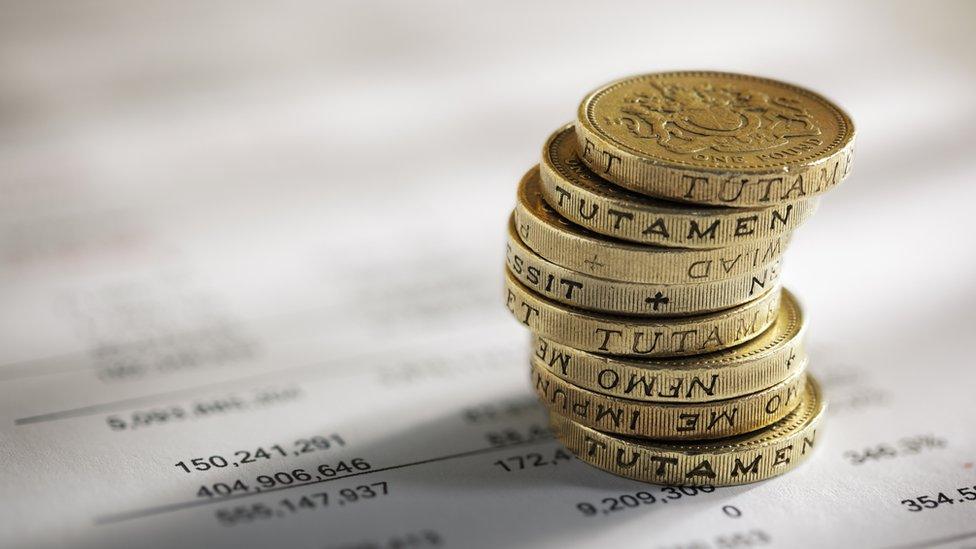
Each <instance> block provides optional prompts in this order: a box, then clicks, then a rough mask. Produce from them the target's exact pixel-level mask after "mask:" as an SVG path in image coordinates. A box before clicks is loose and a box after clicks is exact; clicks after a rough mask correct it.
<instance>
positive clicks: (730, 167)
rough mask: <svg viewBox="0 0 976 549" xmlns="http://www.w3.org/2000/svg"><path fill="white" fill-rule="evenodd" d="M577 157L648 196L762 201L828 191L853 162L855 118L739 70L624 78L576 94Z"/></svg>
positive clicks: (721, 202) (797, 90) (749, 203)
mask: <svg viewBox="0 0 976 549" xmlns="http://www.w3.org/2000/svg"><path fill="white" fill-rule="evenodd" d="M576 135H577V139H578V140H579V146H580V158H581V159H582V160H583V162H585V163H586V164H587V165H588V166H589V167H590V168H591V169H592V170H593V171H594V172H596V173H597V175H599V176H600V177H603V178H606V179H609V180H610V181H613V182H614V183H617V184H618V185H621V186H623V187H627V188H629V189H632V190H634V191H637V192H640V193H642V194H647V195H649V196H658V197H661V198H668V199H672V200H679V201H685V202H693V203H698V204H718V205H726V206H756V205H759V206H762V205H769V204H775V203H783V202H793V201H796V200H803V199H806V198H810V197H813V196H816V195H819V194H821V193H824V192H826V191H827V190H829V189H831V188H832V187H834V186H835V185H837V184H838V183H840V182H841V181H842V180H843V179H844V178H845V177H846V176H847V175H848V173H849V172H850V167H851V157H852V151H853V145H854V124H853V122H852V121H851V119H850V117H849V116H848V115H847V114H846V113H844V111H842V110H841V109H840V108H839V107H837V106H836V105H834V104H833V103H831V102H830V101H828V100H827V99H825V98H824V97H822V96H820V95H818V94H816V93H813V92H811V91H809V90H805V89H803V88H800V87H797V86H794V85H791V84H786V83H783V82H778V81H775V80H770V79H767V78H758V77H754V76H746V75H741V74H732V73H721V72H668V73H656V74H645V75H639V76H633V77H630V78H624V79H622V80H618V81H616V82H612V83H610V84H607V85H605V86H603V87H601V88H599V89H597V90H595V91H593V92H592V93H590V94H589V95H587V96H586V97H585V98H584V99H583V101H582V103H580V106H579V111H578V113H577V120H576Z"/></svg>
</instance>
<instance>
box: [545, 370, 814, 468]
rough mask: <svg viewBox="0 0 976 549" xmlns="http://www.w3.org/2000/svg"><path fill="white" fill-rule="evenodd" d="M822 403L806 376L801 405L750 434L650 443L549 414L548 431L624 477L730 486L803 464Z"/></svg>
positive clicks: (590, 460)
mask: <svg viewBox="0 0 976 549" xmlns="http://www.w3.org/2000/svg"><path fill="white" fill-rule="evenodd" d="M826 410H827V404H826V401H824V400H823V397H822V394H821V391H820V387H819V385H818V384H817V382H816V380H815V379H813V378H812V377H810V376H809V375H808V377H807V383H806V388H805V390H804V392H803V396H802V398H801V399H800V404H799V406H797V407H796V408H795V409H794V410H793V411H792V412H791V413H790V414H789V415H787V416H786V417H784V418H783V419H781V420H779V421H778V422H776V423H774V424H773V425H770V426H769V427H766V428H765V429H762V430H760V431H756V432H754V433H749V434H746V435H739V436H736V437H731V438H727V439H723V440H716V441H711V442H709V441H705V442H684V443H682V442H650V441H646V440H639V439H635V438H629V437H621V436H614V435H608V434H605V433H601V432H599V431H597V430H595V429H591V428H589V427H586V426H583V425H580V424H579V423H575V422H573V421H570V420H568V419H566V418H565V417H563V416H561V415H559V414H556V413H550V414H549V420H550V425H551V426H552V429H553V432H554V433H555V434H556V436H557V437H558V438H559V440H560V441H561V442H562V443H563V444H564V445H565V446H566V447H567V448H568V449H569V450H570V451H571V452H572V453H573V454H575V455H576V457H578V458H579V459H580V460H582V461H584V462H586V463H589V464H590V465H593V466H595V467H598V468H600V469H603V470H604V471H607V472H609V473H613V474H615V475H620V476H623V477H627V478H631V479H635V480H639V481H643V482H651V483H654V484H669V485H698V486H701V485H712V486H734V485H737V484H747V483H750V482H757V481H760V480H764V479H768V478H771V477H775V476H777V475H781V474H783V473H786V472H788V471H790V470H791V469H794V468H795V467H797V466H798V465H800V464H801V463H803V462H804V461H806V460H807V459H808V458H809V457H810V454H811V453H812V451H813V448H814V445H815V444H816V442H817V436H818V435H820V434H821V431H822V425H823V419H824V416H825V415H826Z"/></svg>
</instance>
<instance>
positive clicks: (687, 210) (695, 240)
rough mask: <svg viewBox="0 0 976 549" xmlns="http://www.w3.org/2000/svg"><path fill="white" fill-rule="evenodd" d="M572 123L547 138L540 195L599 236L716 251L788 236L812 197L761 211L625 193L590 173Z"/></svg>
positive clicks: (812, 204) (806, 213) (811, 205)
mask: <svg viewBox="0 0 976 549" xmlns="http://www.w3.org/2000/svg"><path fill="white" fill-rule="evenodd" d="M578 150H579V146H578V144H577V141H576V132H575V130H574V129H573V126H572V124H570V125H568V126H564V127H563V128H561V129H559V130H558V131H556V133H554V134H552V135H551V136H550V137H549V140H548V141H547V142H546V144H545V146H544V147H543V149H542V162H541V163H540V164H539V168H540V176H541V181H542V185H541V191H542V196H543V198H545V201H546V203H547V204H549V205H550V206H551V207H552V208H553V209H554V210H556V211H557V212H558V213H559V214H560V215H562V216H563V217H565V218H566V219H568V220H569V221H571V222H573V223H576V224H578V225H581V226H583V227H585V228H587V229H590V230H592V231H595V232H598V233H600V234H603V235H606V236H611V237H614V238H619V239H621V240H628V241H631V242H638V243H641V244H653V245H658V246H672V247H681V248H716V247H721V246H731V245H734V244H740V243H743V242H752V241H756V240H762V239H768V238H771V237H774V236H777V235H781V234H784V233H789V232H792V231H793V230H794V229H796V228H797V227H799V226H800V224H802V223H803V222H804V221H805V220H806V219H807V218H809V217H810V216H811V215H812V214H813V212H814V210H816V206H817V199H815V198H811V199H809V200H801V201H798V202H788V203H784V204H775V205H772V206H767V207H763V208H720V207H716V206H691V205H682V204H675V203H673V202H667V201H664V200H659V199H655V198H650V197H647V196H644V195H640V194H636V193H633V192H630V191H627V190H624V189H622V188H620V187H618V186H616V185H613V184H611V183H609V182H608V181H606V180H604V179H601V178H600V177H599V176H597V175H596V174H594V173H593V172H592V171H590V169H589V168H587V167H586V165H585V164H583V163H582V162H581V161H580V160H579V158H578V156H577V152H578Z"/></svg>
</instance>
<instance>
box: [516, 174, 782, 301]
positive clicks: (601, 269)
mask: <svg viewBox="0 0 976 549" xmlns="http://www.w3.org/2000/svg"><path fill="white" fill-rule="evenodd" d="M515 226H516V229H517V230H518V234H519V237H520V238H521V239H522V242H524V243H525V245H526V246H528V247H529V248H530V249H532V251H534V252H535V253H537V254H539V255H540V256H542V257H543V258H544V259H546V260H548V261H550V262H552V263H555V264H557V265H561V266H563V267H566V268H567V269H572V270H574V271H579V272H583V273H586V274H590V275H593V276H598V277H601V278H609V279H612V280H618V281H623V282H642V283H652V284H653V283H659V284H684V283H689V282H700V281H708V280H721V279H725V278H731V277H736V276H740V275H744V274H748V273H749V272H751V271H754V270H756V269H757V268H759V267H762V266H765V265H767V264H769V263H772V262H773V261H776V259H778V258H779V256H780V255H782V253H783V252H784V251H785V249H786V246H787V244H788V243H789V237H788V236H786V235H783V236H777V237H773V238H771V239H767V240H762V241H757V242H753V243H749V244H740V245H736V246H729V247H726V248H715V249H710V250H687V249H679V248H664V247H661V246H647V245H640V244H633V243H629V242H623V241H620V240H614V239H610V238H608V237H606V236H603V235H599V234H597V233H594V232H592V231H589V230H587V229H584V228H583V227H580V226H578V225H574V224H572V223H570V222H569V221H567V220H566V219H564V218H563V217H561V216H560V215H559V214H557V213H556V211H555V210H553V209H552V208H551V207H550V206H549V205H548V204H546V202H545V200H544V199H543V198H542V192H541V182H540V179H539V167H538V166H536V167H533V168H532V169H531V170H529V172H528V173H526V174H525V176H524V177H523V178H522V181H521V183H520V184H519V190H518V203H517V205H516V207H515Z"/></svg>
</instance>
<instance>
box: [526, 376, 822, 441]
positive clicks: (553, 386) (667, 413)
mask: <svg viewBox="0 0 976 549" xmlns="http://www.w3.org/2000/svg"><path fill="white" fill-rule="evenodd" d="M805 367H806V365H805V364H804V365H802V366H801V367H799V368H797V371H796V372H795V373H794V374H793V375H792V376H790V377H789V378H787V379H786V380H784V381H783V382H781V383H777V384H776V385H773V386H772V387H770V388H768V389H765V390H763V391H760V392H758V393H752V394H750V395H745V396H741V397H738V398H732V399H727V400H715V401H711V402H695V403H682V404H672V403H660V402H640V401H637V400H627V399H623V398H616V397H611V396H606V395H603V394H600V393H594V392H593V391H588V390H586V389H582V388H580V387H577V386H575V385H573V384H571V383H568V382H566V381H565V380H563V379H562V378H560V377H558V376H555V375H553V374H551V373H550V372H549V370H547V369H545V368H543V367H541V366H538V365H535V364H533V366H532V381H533V385H534V388H535V392H536V394H537V395H538V396H539V399H540V400H541V401H542V403H543V404H544V405H545V406H546V407H547V408H548V409H549V411H550V412H551V413H556V414H560V415H562V416H564V417H566V418H567V419H570V420H572V421H575V422H576V423H579V424H580V425H585V426H587V427H592V428H593V429H596V430H598V431H602V432H604V433H616V434H620V435H626V436H630V437H637V438H651V439H657V440H705V439H714V438H722V437H728V436H733V435H740V434H743V433H748V432H750V431H755V430H757V429H761V428H763V427H767V426H769V425H772V424H773V423H775V422H777V421H779V420H780V419H782V418H783V417H785V416H786V415H787V414H789V413H790V412H791V411H792V410H793V408H796V406H797V405H798V404H799V403H800V395H802V394H803V384H804V383H805V382H806V373H805V372H804V369H805Z"/></svg>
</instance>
